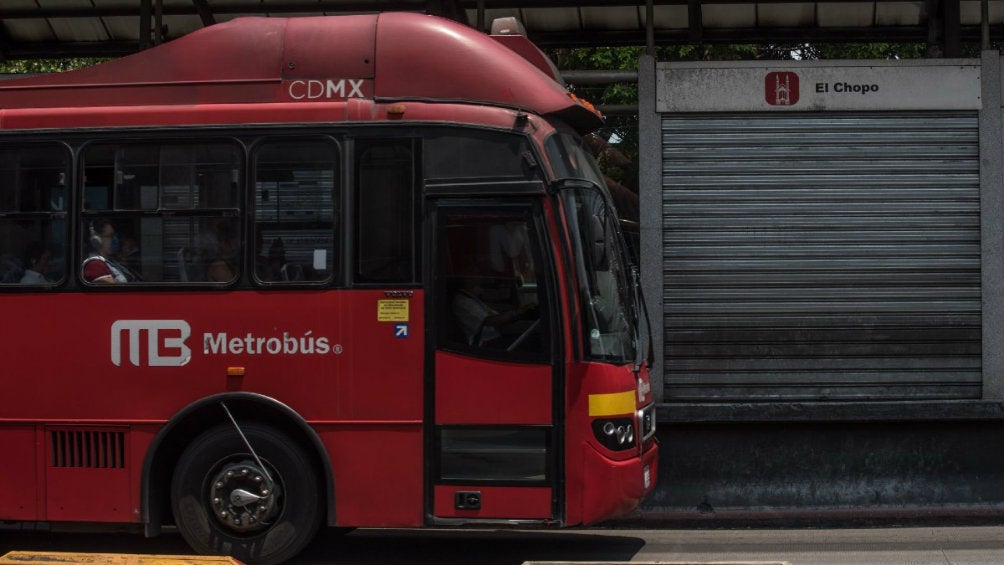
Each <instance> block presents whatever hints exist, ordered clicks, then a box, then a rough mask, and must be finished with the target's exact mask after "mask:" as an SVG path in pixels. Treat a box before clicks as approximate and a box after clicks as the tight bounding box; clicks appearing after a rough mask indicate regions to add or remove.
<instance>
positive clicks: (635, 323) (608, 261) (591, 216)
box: [562, 185, 647, 363]
mask: <svg viewBox="0 0 1004 565" xmlns="http://www.w3.org/2000/svg"><path fill="white" fill-rule="evenodd" d="M562 198H563V199H564V202H565V208H566V210H567V213H568V215H569V219H568V224H569V230H570V232H571V233H572V234H574V235H573V237H572V239H573V245H574V247H575V254H576V265H577V271H578V273H577V274H578V277H579V281H580V282H579V284H580V289H579V292H580V293H581V296H582V304H583V310H584V312H583V323H584V324H585V331H586V335H587V336H588V343H589V346H588V352H589V354H590V357H592V358H594V359H600V360H604V361H609V362H613V363H628V362H636V363H637V362H638V359H639V358H640V357H642V356H643V355H644V354H643V352H642V351H640V349H639V348H641V347H644V343H647V342H644V343H642V341H643V340H642V339H639V338H640V335H639V330H640V328H639V324H640V323H641V320H640V309H639V308H638V304H637V299H638V297H637V293H636V289H637V277H635V276H632V275H631V273H632V272H633V271H630V270H629V267H628V265H627V262H626V260H625V259H626V254H625V252H624V247H623V244H622V240H621V238H620V235H619V234H618V232H617V227H616V226H617V220H616V218H615V217H614V215H613V213H612V211H611V208H610V206H608V205H607V200H606V198H604V194H603V192H601V190H600V189H599V187H596V186H595V185H589V186H575V187H573V186H571V185H569V186H566V188H565V189H564V190H563V191H562ZM576 236H577V237H576Z"/></svg>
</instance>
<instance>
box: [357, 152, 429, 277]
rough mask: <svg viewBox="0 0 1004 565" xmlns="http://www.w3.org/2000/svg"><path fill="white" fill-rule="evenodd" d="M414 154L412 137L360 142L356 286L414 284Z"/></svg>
mask: <svg viewBox="0 0 1004 565" xmlns="http://www.w3.org/2000/svg"><path fill="white" fill-rule="evenodd" d="M414 154H415V152H414V143H413V142H412V140H410V139H398V140H358V141H357V142H356V186H355V190H356V194H355V207H356V210H355V226H356V235H355V237H356V243H355V255H356V257H355V262H356V267H355V274H354V278H355V281H356V282H371V283H403V282H411V281H413V280H414V276H415V274H414V268H413V266H414V262H413V260H412V257H413V256H414V253H413V251H414V247H415V238H414V234H415V233H416V231H417V228H416V224H415V205H414V203H415V198H416V195H417V193H418V191H417V190H416V189H415V186H414V185H415V158H414Z"/></svg>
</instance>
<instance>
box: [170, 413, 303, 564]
mask: <svg viewBox="0 0 1004 565" xmlns="http://www.w3.org/2000/svg"><path fill="white" fill-rule="evenodd" d="M241 431H243V432H244V435H245V436H246V437H247V439H248V442H250V444H251V446H252V447H253V448H254V450H255V453H256V454H257V455H258V457H259V458H260V459H261V462H262V463H263V464H264V466H265V469H266V471H267V473H261V472H260V471H261V468H260V467H259V466H258V463H257V461H256V460H255V458H254V456H253V455H252V454H251V453H250V452H249V451H248V449H247V446H246V445H245V444H244V441H243V440H241V438H240V436H239V435H238V434H237V432H236V430H235V429H234V427H233V425H230V424H227V425H221V426H217V427H215V428H212V429H210V430H209V431H207V432H205V433H203V434H202V435H200V436H199V437H198V438H196V439H195V441H193V442H192V443H191V444H190V445H189V446H188V447H187V448H186V449H185V451H184V453H182V455H181V458H180V459H179V460H178V465H177V467H175V471H174V478H173V480H172V481H171V509H172V510H173V511H174V521H175V524H177V526H178V530H179V531H180V532H181V535H182V536H183V537H184V538H185V541H186V542H188V545H190V546H192V549H194V550H195V551H196V552H198V553H200V554H203V555H231V556H233V557H236V558H237V559H239V560H240V561H243V562H244V563H247V564H248V565H274V564H276V563H281V562H283V561H286V560H287V559H290V558H292V557H293V556H295V555H296V554H298V553H299V552H300V551H302V550H303V548H304V547H306V546H307V545H308V544H309V543H310V541H311V540H312V539H313V538H314V536H315V535H316V534H317V529H318V527H319V526H320V523H321V514H322V508H321V500H322V497H321V496H320V494H319V493H320V481H319V479H318V473H317V470H316V469H315V468H314V467H313V465H312V464H311V462H310V459H309V457H308V456H307V455H306V453H304V451H303V449H301V448H300V447H299V446H298V445H297V444H296V443H295V442H293V441H292V440H290V439H289V438H288V437H286V436H285V435H283V434H281V433H279V432H277V431H276V430H274V429H272V428H269V427H268V426H264V425H260V424H255V423H248V424H242V425H241ZM228 472H229V473H230V475H227V473H228ZM269 477H270V478H271V479H272V483H273V484H272V485H269V484H268V481H269ZM269 487H272V488H269ZM227 493H230V494H229V496H228V494H227ZM234 494H236V495H237V496H238V499H240V496H241V495H243V496H244V499H243V500H247V497H248V495H249V494H250V495H252V496H254V497H255V500H254V502H252V503H246V502H243V500H241V501H240V502H232V501H233V498H232V496H233V495H234ZM258 495H261V496H258ZM266 495H267V496H266Z"/></svg>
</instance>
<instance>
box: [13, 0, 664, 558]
mask: <svg viewBox="0 0 1004 565" xmlns="http://www.w3.org/2000/svg"><path fill="white" fill-rule="evenodd" d="M559 81H560V78H559V77H558V76H557V73H556V72H555V71H554V69H553V66H551V65H550V64H549V62H548V61H547V59H546V58H545V57H544V56H543V54H542V53H541V52H540V51H539V50H537V49H536V48H535V47H534V46H533V45H532V44H530V43H529V42H528V41H527V40H526V39H525V38H524V37H522V36H519V35H512V34H510V35H500V36H488V35H485V34H482V33H479V32H477V31H475V30H473V29H470V28H468V27H465V26H463V25H460V24H458V23H456V22H451V21H448V20H444V19H440V18H436V17H430V16H426V15H420V14H399V13H388V14H380V15H359V16H344V17H316V18H313V17H310V18H308V17H304V18H294V19H278V18H248V19H237V20H234V21H231V22H228V23H223V24H219V25H215V26H212V27H209V28H206V29H204V30H201V31H199V32H196V33H192V34H191V35H189V36H186V37H183V38H180V39H177V40H175V41H172V42H170V43H167V44H164V45H161V46H158V47H156V48H153V49H150V50H148V51H145V52H142V53H138V54H135V55H132V56H129V57H126V58H123V59H119V60H115V61H110V62H107V63H104V64H101V65H98V66H94V67H90V68H85V69H81V70H77V71H73V72H68V73H64V74H54V75H46V76H37V77H30V78H25V79H18V80H8V81H3V82H0V312H2V316H3V321H4V324H3V339H2V340H0V342H2V344H3V345H2V347H3V358H4V360H5V365H6V366H5V369H4V371H3V376H2V383H3V396H2V402H0V453H2V454H3V456H2V457H3V463H2V465H0V493H2V496H0V523H2V524H4V525H7V526H11V525H13V526H14V527H21V528H25V527H29V528H37V527H48V528H58V527H60V525H63V524H67V523H74V524H75V527H80V526H81V525H83V526H87V527H92V526H100V525H102V524H109V525H114V526H115V527H117V528H121V527H123V525H132V526H133V527H134V528H135V529H136V530H142V531H143V532H144V533H145V534H146V535H148V536H153V535H156V534H158V533H159V532H160V531H161V529H162V527H164V526H168V525H174V526H176V527H177V529H178V530H179V531H180V533H181V534H182V535H183V536H184V538H185V539H186V540H187V541H188V542H189V544H190V545H191V546H192V547H193V548H194V549H195V550H196V551H197V552H200V553H206V554H231V555H234V556H236V557H238V558H239V559H241V560H243V561H245V562H248V563H252V564H269V563H276V562H279V561H282V560H285V559H288V558H290V557H292V556H293V555H295V554H296V553H297V552H298V551H300V550H301V549H302V548H303V547H304V546H305V545H306V544H307V543H308V542H309V541H310V540H311V538H312V537H313V535H314V533H315V532H316V531H317V530H318V528H319V527H321V526H324V525H326V526H337V527H427V526H455V525H461V524H471V525H492V526H498V525H500V524H508V525H517V526H518V525H548V526H552V525H553V526H562V525H574V524H591V523H595V522H598V521H601V520H604V519H607V518H611V517H615V516H618V515H623V514H625V513H627V512H630V511H631V510H632V509H634V508H635V507H636V506H637V505H638V504H639V501H640V500H641V499H642V498H643V497H644V496H645V495H646V494H647V493H649V492H650V491H651V489H652V488H653V482H654V478H655V476H656V472H657V469H656V462H657V446H656V442H655V438H654V433H655V418H654V410H653V396H652V392H651V387H650V381H649V376H648V372H647V360H646V356H647V354H648V353H647V352H648V346H649V343H648V327H647V324H646V320H645V316H644V313H643V308H642V306H641V300H640V297H639V292H638V280H637V278H638V277H637V270H636V269H635V268H634V267H633V266H632V265H631V264H630V261H629V260H628V258H627V255H626V253H625V247H624V241H623V237H622V236H621V234H620V232H619V231H618V227H617V221H616V211H615V210H614V209H613V207H612V205H611V204H610V199H609V196H608V194H607V193H606V191H605V189H604V187H603V181H602V176H601V175H600V173H599V172H598V171H597V169H596V165H595V162H594V161H593V159H592V156H591V155H590V154H589V153H588V151H587V149H586V147H585V146H584V145H583V142H582V139H581V137H580V135H581V134H583V133H584V132H587V131H590V130H592V129H594V128H596V127H597V126H598V125H599V124H600V123H601V122H600V118H599V117H598V115H597V114H596V113H595V112H594V111H593V110H592V108H591V107H590V106H589V105H588V104H586V103H584V102H582V101H580V100H578V99H576V98H575V97H572V96H570V95H569V94H568V92H567V91H566V88H564V87H563V86H562V85H561V84H560V82H559Z"/></svg>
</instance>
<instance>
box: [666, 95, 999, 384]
mask: <svg viewBox="0 0 1004 565" xmlns="http://www.w3.org/2000/svg"><path fill="white" fill-rule="evenodd" d="M662 127H663V132H662V133H663V140H662V143H663V206H664V208H663V238H664V239H663V247H664V255H663V262H664V281H665V283H664V293H663V294H664V295H663V297H662V298H663V301H664V302H663V303H664V312H665V318H664V323H665V334H664V335H665V350H664V351H665V363H664V367H665V371H664V374H665V379H666V381H665V385H666V388H665V391H666V400H667V401H669V402H674V401H692V402H700V401H714V402H719V401H770V400H779V401H800V400H809V401H811V400H903V399H910V400H920V399H961V398H978V397H979V395H980V390H981V373H980V347H981V345H980V215H979V212H980V208H979V150H978V149H979V148H978V123H977V114H976V113H975V112H952V113H948V112H936V113H934V112H915V113H888V112H884V113H858V114H849V113H826V114H804V113H786V114H778V113H770V114H734V115H728V114H704V115H697V114H687V115H679V114H677V115H670V114H665V115H663V121H662Z"/></svg>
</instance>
